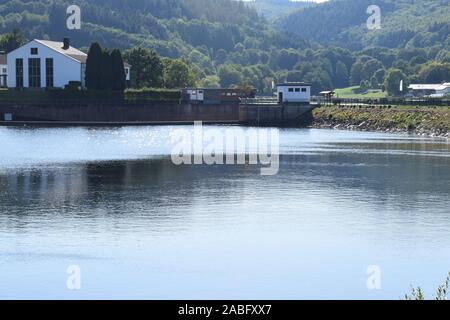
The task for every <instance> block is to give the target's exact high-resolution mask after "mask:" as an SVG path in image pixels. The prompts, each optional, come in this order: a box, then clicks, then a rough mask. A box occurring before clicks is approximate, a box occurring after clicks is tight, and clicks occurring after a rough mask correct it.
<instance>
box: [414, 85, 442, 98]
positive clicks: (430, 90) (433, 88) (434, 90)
mask: <svg viewBox="0 0 450 320" xmlns="http://www.w3.org/2000/svg"><path fill="white" fill-rule="evenodd" d="M408 91H409V95H411V96H414V97H430V98H444V97H446V96H450V82H444V83H441V84H411V85H410V86H409V87H408Z"/></svg>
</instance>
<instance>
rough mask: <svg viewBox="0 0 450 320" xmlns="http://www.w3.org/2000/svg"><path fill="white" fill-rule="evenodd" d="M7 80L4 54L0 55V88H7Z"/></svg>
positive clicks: (6, 65) (6, 64)
mask: <svg viewBox="0 0 450 320" xmlns="http://www.w3.org/2000/svg"><path fill="white" fill-rule="evenodd" d="M7 79H8V63H7V62H6V54H2V53H0V88H5V87H6V86H7Z"/></svg>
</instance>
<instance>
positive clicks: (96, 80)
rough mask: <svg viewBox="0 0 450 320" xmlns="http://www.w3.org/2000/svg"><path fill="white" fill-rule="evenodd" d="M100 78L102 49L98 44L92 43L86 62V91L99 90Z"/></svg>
mask: <svg viewBox="0 0 450 320" xmlns="http://www.w3.org/2000/svg"><path fill="white" fill-rule="evenodd" d="M102 77H103V75H102V48H101V47H100V45H99V44H98V43H93V44H91V47H90V49H89V53H88V57H87V61H86V72H85V81H86V88H87V89H88V90H100V89H101V79H102Z"/></svg>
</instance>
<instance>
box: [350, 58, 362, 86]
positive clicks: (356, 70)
mask: <svg viewBox="0 0 450 320" xmlns="http://www.w3.org/2000/svg"><path fill="white" fill-rule="evenodd" d="M363 69H364V63H363V62H361V61H357V62H355V63H354V64H353V66H352V70H351V72H350V83H351V84H352V85H359V84H360V83H361V81H362V80H364V72H363Z"/></svg>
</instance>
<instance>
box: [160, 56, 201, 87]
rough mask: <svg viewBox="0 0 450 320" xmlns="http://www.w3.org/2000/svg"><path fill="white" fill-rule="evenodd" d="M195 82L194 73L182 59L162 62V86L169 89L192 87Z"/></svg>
mask: <svg viewBox="0 0 450 320" xmlns="http://www.w3.org/2000/svg"><path fill="white" fill-rule="evenodd" d="M195 84H196V79H195V74H194V73H193V72H192V70H191V69H190V68H189V66H188V65H187V64H186V63H185V62H184V61H182V60H179V59H176V60H166V61H165V62H164V86H165V87H166V88H169V89H179V88H186V87H193V86H195Z"/></svg>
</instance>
